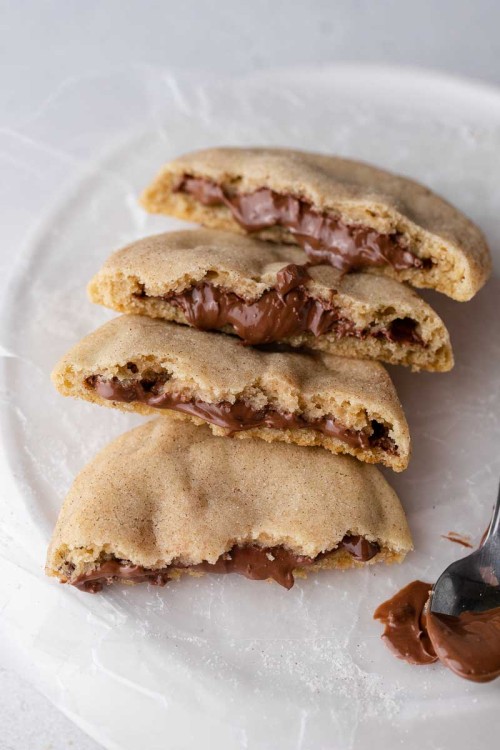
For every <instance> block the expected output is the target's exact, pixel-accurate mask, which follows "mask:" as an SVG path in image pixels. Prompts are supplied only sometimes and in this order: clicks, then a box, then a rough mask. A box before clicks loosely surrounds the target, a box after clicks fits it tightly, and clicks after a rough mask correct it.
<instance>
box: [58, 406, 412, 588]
mask: <svg viewBox="0 0 500 750" xmlns="http://www.w3.org/2000/svg"><path fill="white" fill-rule="evenodd" d="M411 549H412V541H411V536H410V532H409V530H408V526H407V523H406V519H405V514H404V511H403V509H402V507H401V505H400V503H399V500H398V498H397V496H396V494H395V492H394V491H393V490H392V489H391V488H390V486H389V485H388V484H387V482H386V481H385V479H384V478H383V476H382V475H381V474H380V472H379V471H378V470H377V469H376V468H375V467H373V466H369V465H367V464H362V463H360V462H359V461H356V460H355V459H354V458H351V457H349V456H334V455H332V454H330V453H328V452H327V451H323V450H320V449H318V448H313V449H311V450H303V449H302V448H299V447H297V446H293V445H283V444H280V443H274V444H272V445H265V444H264V443H263V442H262V441H260V440H241V441H239V440H225V439H224V438H220V437H214V436H213V435H212V434H211V433H210V430H208V428H206V427H195V426H194V425H190V424H186V425H180V424H179V423H178V422H176V421H174V420H171V419H168V418H164V419H157V420H153V421H151V422H147V423H146V424H144V425H141V426H140V427H137V428H136V429H134V430H132V431H131V432H127V433H126V434H125V435H122V436H121V437H119V438H118V439H117V440H115V441H113V442H112V443H111V444H110V445H108V446H107V447H106V448H104V450H103V451H101V453H99V454H98V455H97V456H96V457H95V458H94V460H93V461H91V462H90V463H89V464H88V465H87V466H86V467H85V468H84V469H83V471H82V472H81V473H80V474H79V475H78V476H77V478H76V479H75V481H74V483H73V486H72V487H71V489H70V491H69V493H68V495H67V497H66V500H65V502H64V505H63V507H62V510H61V513H60V516H59V520H58V522H57V526H56V529H55V532H54V535H53V538H52V541H51V544H50V548H49V551H48V557H47V567H46V572H47V574H48V575H50V576H56V577H57V578H59V579H60V580H61V581H62V582H64V583H70V584H73V585H76V586H78V587H80V588H82V589H84V590H87V591H98V590H100V589H102V587H103V586H104V585H105V584H108V583H112V582H114V581H117V580H120V581H123V582H126V583H138V582H141V581H149V582H150V583H153V584H158V585H162V584H164V583H165V582H166V581H168V580H169V579H171V578H177V577H179V575H181V574H182V573H191V574H200V573H206V572H214V573H229V572H237V573H240V574H242V575H246V576H247V577H249V578H257V579H269V578H270V579H274V580H276V581H277V582H278V583H281V584H282V585H284V586H285V587H286V588H290V587H291V586H292V585H293V581H294V579H293V577H294V573H298V574H302V573H306V572H309V571H315V570H318V569H321V568H347V567H353V566H354V567H359V566H362V565H365V564H369V563H376V562H386V563H391V562H399V561H401V560H402V559H403V558H404V557H405V555H406V554H407V552H409V551H410V550H411Z"/></svg>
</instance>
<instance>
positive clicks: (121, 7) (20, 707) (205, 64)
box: [0, 0, 500, 750]
mask: <svg viewBox="0 0 500 750" xmlns="http://www.w3.org/2000/svg"><path fill="white" fill-rule="evenodd" d="M499 22H500V5H499V4H498V3H497V2H495V1H494V0H476V1H475V2H473V3H472V2H470V0H469V1H467V2H461V1H460V0H439V1H438V0H420V1H419V2H408V0H386V1H383V0H382V1H379V2H375V0H371V1H370V0H351V1H349V0H345V1H342V2H338V1H335V0H329V1H325V2H323V1H322V0H308V2H307V3H305V2H302V1H301V2H297V1H295V0H288V1H287V0H273V1H272V2H271V0H251V2H248V1H247V2H238V0H232V1H231V0H217V1H216V0H212V1H211V2H209V1H208V0H205V1H204V2H196V1H194V0H181V2H175V3H174V2H171V1H170V0H163V1H162V2H152V1H151V2H148V0H137V1H130V0H83V1H82V0H58V1H56V2H46V1H45V0H10V1H9V0H2V1H1V2H0V165H1V166H0V175H1V178H0V218H1V220H2V223H1V226H2V234H3V236H2V243H1V245H0V284H1V285H4V284H6V283H7V277H8V272H9V268H10V265H11V263H12V258H13V257H15V255H16V252H18V251H19V248H20V247H21V245H22V242H23V239H24V237H25V235H26V233H27V232H28V231H29V230H30V228H31V227H32V226H33V225H34V224H35V223H36V221H37V219H38V218H39V216H40V215H41V214H42V213H43V212H44V210H45V209H46V208H47V207H48V205H50V203H51V202H53V200H54V198H55V197H56V190H55V188H54V186H53V180H52V181H51V187H50V189H48V188H47V185H46V184H45V183H44V179H43V175H41V174H40V173H37V174H33V173H32V172H31V171H30V164H29V161H27V160H26V159H24V160H23V161H22V162H20V161H19V160H18V159H17V158H16V148H17V146H18V145H19V143H20V142H21V141H23V139H24V140H26V138H28V137H29V136H28V135H27V133H28V132H29V125H30V124H31V125H32V124H33V122H34V121H36V118H38V117H40V116H41V115H42V114H43V113H44V112H45V111H46V109H47V107H48V105H49V104H50V103H52V102H54V101H55V100H57V98H58V96H59V95H60V93H61V92H62V91H64V90H66V89H67V88H68V87H69V86H71V84H72V82H74V81H75V80H79V79H81V78H82V77H91V76H92V75H93V74H94V73H96V72H99V73H105V72H108V71H112V70H117V69H120V68H122V67H125V66H130V65H131V64H132V65H135V66H138V67H140V68H144V67H147V66H153V67H154V68H155V69H166V70H174V71H175V70H178V71H186V70H191V71H197V70H198V71H201V72H203V75H206V74H207V73H211V74H213V75H214V76H216V75H217V74H218V73H224V74H227V73H228V72H229V73H233V74H235V75H241V74H245V73H248V72H252V71H254V70H257V69H264V68H267V67H277V66H285V65H298V64H301V65H303V64H318V63H327V62H335V61H346V60H349V61H365V62H366V61H368V62H373V63H394V64H405V65H420V66H425V67H428V68H429V67H431V68H436V69H440V70H444V71H448V72H451V73H456V74H462V75H467V76H474V77H478V78H482V79H483V80H486V81H489V82H491V83H500V35H499V34H498V28H499ZM54 111H55V112H58V110H57V108H56V109H55V110H54ZM59 114H60V113H59ZM64 117H65V121H66V122H65V124H66V125H67V123H68V121H69V122H71V112H68V111H67V112H65V113H64ZM58 125H59V122H58V121H54V122H53V127H54V130H55V131H56V132H57V128H58ZM75 125H76V123H75ZM25 145H26V143H24V146H25ZM33 147H34V148H36V144H33ZM23 153H26V151H25V150H24V151H23ZM12 170H15V171H16V173H17V172H19V170H21V172H22V173H23V175H24V179H25V181H26V185H28V184H29V186H30V191H29V195H30V198H29V205H26V202H23V198H24V196H23V191H22V190H19V191H18V192H17V193H16V194H15V195H13V194H12V192H11V190H10V189H9V179H8V176H9V174H10V173H11V171H12ZM34 180H35V181H36V183H37V188H38V189H37V190H33V181H34ZM17 184H19V180H17ZM26 192H27V193H28V191H26ZM2 288H3V286H0V293H1V289H2ZM0 728H1V729H0V750H7V749H9V750H10V749H11V748H12V749H14V748H15V749H16V750H17V749H18V748H19V750H21V749H22V750H42V749H44V750H48V749H49V748H51V750H68V749H69V748H72V749H73V748H74V750H90V749H91V748H96V747H97V745H96V744H95V743H94V742H93V741H91V740H90V739H88V738H87V737H86V736H84V735H83V734H82V733H81V732H80V731H79V730H77V729H76V728H74V727H73V725H72V724H70V722H68V721H67V720H66V719H65V718H63V717H62V716H61V715H60V714H59V713H58V712H57V711H56V710H55V709H54V708H52V706H51V705H50V704H49V703H48V702H47V701H46V700H45V699H44V698H42V697H41V696H39V695H38V694H37V693H36V692H35V691H34V690H32V689H31V688H30V687H29V686H28V684H27V683H26V682H25V681H24V679H23V678H22V677H19V676H17V675H15V674H14V673H13V672H12V671H11V670H10V669H9V654H8V645H7V644H5V643H0Z"/></svg>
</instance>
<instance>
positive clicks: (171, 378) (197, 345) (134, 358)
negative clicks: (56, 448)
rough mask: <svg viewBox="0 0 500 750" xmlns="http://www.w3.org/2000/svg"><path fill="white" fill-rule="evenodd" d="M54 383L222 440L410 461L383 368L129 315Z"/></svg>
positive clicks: (395, 463)
mask: <svg viewBox="0 0 500 750" xmlns="http://www.w3.org/2000/svg"><path fill="white" fill-rule="evenodd" d="M52 379H53V382H54V384H55V386H56V388H57V389H58V390H59V391H60V392H61V393H62V394H63V395H65V396H75V397H78V398H83V399H86V400H88V401H93V402H95V403H98V404H101V405H106V406H111V407H115V408H119V409H123V410H126V411H134V412H139V413H141V414H158V411H159V410H162V411H161V413H162V414H167V413H168V414H173V415H174V416H175V417H177V418H180V419H183V420H189V421H194V422H195V423H196V424H202V423H203V422H207V423H209V424H210V427H211V429H212V432H214V434H216V435H228V436H232V437H236V438H253V437H258V438H262V439H263V440H266V441H268V442H274V441H283V442H289V443H295V444H297V445H304V446H323V447H324V448H326V449H328V450H330V451H331V452H333V453H349V454H351V455H354V456H356V457H357V458H359V459H361V460H363V461H367V462H370V463H376V462H381V463H384V464H385V465H386V466H390V467H391V468H393V469H394V470H396V471H402V470H403V469H405V468H406V466H407V464H408V459H409V452H410V441H409V434H408V425H407V423H406V419H405V417H404V414H403V410H402V408H401V405H400V403H399V401H398V397H397V394H396V391H395V389H394V386H393V384H392V382H391V379H390V377H389V375H388V374H387V372H386V370H385V369H384V368H383V367H382V365H380V364H378V363H376V362H369V361H362V360H356V359H348V358H346V357H337V356H335V355H331V354H324V353H318V354H317V355H311V354H307V353H299V352H262V351H259V350H257V349H252V348H249V347H244V346H242V345H241V344H240V342H239V341H238V340H237V339H235V338H234V337H232V336H224V335H223V334H217V333H204V332H201V331H197V330H196V329H194V328H188V327H187V326H179V325H176V324H175V323H169V322H166V321H163V320H155V319H151V318H147V317H144V316H141V315H123V316H121V317H118V318H114V319H113V320H111V321H109V322H108V323H106V324H105V325H103V326H102V327H101V328H99V329H97V330H96V331H94V332H93V333H91V334H90V335H89V336H86V337H85V338H84V339H83V340H82V341H80V343H78V344H77V345H76V346H75V347H73V349H71V350H70V351H69V352H68V353H67V354H66V355H65V356H64V357H63V358H62V360H61V361H60V362H59V364H58V365H57V367H56V368H55V370H54V372H53V374H52ZM306 453H307V451H306Z"/></svg>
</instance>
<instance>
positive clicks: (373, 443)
mask: <svg viewBox="0 0 500 750" xmlns="http://www.w3.org/2000/svg"><path fill="white" fill-rule="evenodd" d="M130 365H132V366H133V367H134V365H133V363H130ZM133 367H132V368H129V369H133ZM164 383H165V376H161V375H158V376H157V378H151V379H144V378H143V379H141V380H134V379H132V378H127V379H126V380H119V379H118V378H116V377H113V378H104V377H101V376H100V375H91V376H90V377H88V378H87V379H86V384H87V386H88V387H90V388H93V389H94V390H95V391H96V392H97V393H98V394H99V396H101V398H104V399H107V400H110V401H122V402H125V403H130V402H132V401H140V402H141V403H143V404H147V405H148V406H152V407H154V408H155V409H173V410H175V411H180V412H183V413H185V414H191V415H192V416H195V417H199V418H200V419H203V420H205V421H206V422H210V423H211V424H215V425H218V426H219V427H223V428H225V429H228V430H230V432H231V433H233V432H239V431H240V430H251V429H252V428H254V427H269V428H273V429H277V430H286V429H310V430H315V431H317V432H321V433H323V434H324V435H327V436H329V437H335V438H338V439H339V440H342V441H343V442H345V443H347V444H348V445H350V446H352V447H354V448H362V449H365V450H366V449H368V448H379V449H381V450H384V451H387V452H389V453H393V454H397V447H396V445H395V443H394V441H393V440H392V438H390V437H389V434H388V428H387V427H386V426H385V425H383V424H382V423H381V422H377V421H375V420H373V421H372V423H371V429H369V428H365V430H354V429H349V428H347V427H344V426H343V425H342V424H340V423H339V422H337V421H336V420H335V419H334V418H333V417H331V416H325V417H318V418H315V419H307V418H306V417H304V416H303V415H301V414H294V413H292V412H281V411H278V410H277V409H274V408H273V407H271V406H267V407H264V408H262V409H257V408H255V407H253V406H251V405H250V404H248V403H246V402H245V401H242V400H239V401H238V400H237V401H235V402H234V403H230V402H229V401H221V402H219V403H214V404H212V403H209V402H207V401H202V400H201V399H197V398H189V397H187V396H184V395H182V394H180V393H175V392H165V391H164Z"/></svg>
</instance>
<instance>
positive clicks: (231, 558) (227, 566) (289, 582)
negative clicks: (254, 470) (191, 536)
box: [69, 535, 380, 594]
mask: <svg viewBox="0 0 500 750" xmlns="http://www.w3.org/2000/svg"><path fill="white" fill-rule="evenodd" d="M342 548H343V549H345V550H346V551H347V552H349V554H351V555H352V556H353V557H354V558H355V559H356V560H359V562H367V561H368V560H371V558H372V557H375V555H377V554H378V553H379V552H380V547H379V545H378V544H377V543H376V542H369V541H368V540H367V539H364V538H362V537H359V536H351V535H348V536H345V537H344V538H343V539H342V541H341V542H340V544H339V545H338V546H337V547H336V548H335V549H336V550H338V549H342ZM331 551H333V550H331ZM328 554H330V552H325V553H321V554H319V555H318V556H317V557H315V558H311V557H307V556H305V555H297V554H295V553H294V552H290V551H289V550H287V549H285V548H284V547H267V548H266V547H258V546H256V545H249V546H244V547H239V546H235V547H233V548H232V549H231V550H229V552H225V553H224V554H223V555H221V556H220V557H219V558H218V559H217V560H216V561H215V563H209V562H206V561H205V562H202V563H198V564H196V565H183V564H181V563H172V564H171V565H168V566H166V567H164V568H160V569H157V570H150V569H147V568H144V567H142V566H140V565H133V564H132V563H130V562H128V561H126V560H117V559H110V560H106V561H104V562H102V563H101V564H100V565H98V566H97V567H96V568H95V569H94V570H93V571H91V572H89V573H83V574H81V575H79V576H77V577H76V578H74V579H71V578H70V580H69V582H70V583H71V584H72V585H73V586H76V587H77V588H79V589H81V590H82V591H88V592H90V593H92V594H95V593H97V592H98V591H102V589H103V587H104V586H105V585H108V584H111V583H114V582H115V581H118V580H121V581H127V582H130V583H143V582H148V583H150V584H152V585H154V586H164V585H165V584H166V583H167V582H168V581H169V580H170V577H171V573H172V571H173V570H179V569H186V568H189V570H193V571H199V572H201V573H239V574H240V575H243V576H245V577H246V578H251V579H252V580H256V581H263V580H266V579H268V578H271V579H273V580H274V581H276V582H277V583H279V584H280V586H284V587H285V588H286V589H291V588H292V586H293V584H294V578H293V571H294V569H295V568H303V567H307V566H308V565H312V564H313V563H314V562H319V561H320V560H321V559H322V558H323V557H325V556H326V555H328Z"/></svg>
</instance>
